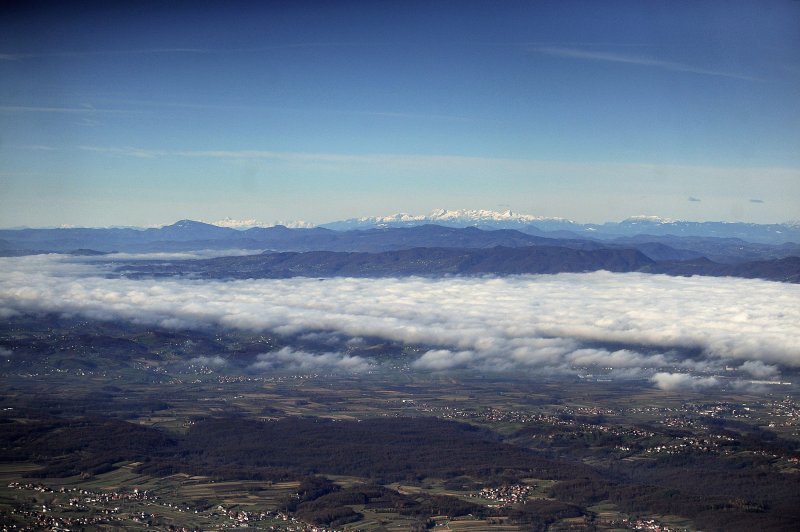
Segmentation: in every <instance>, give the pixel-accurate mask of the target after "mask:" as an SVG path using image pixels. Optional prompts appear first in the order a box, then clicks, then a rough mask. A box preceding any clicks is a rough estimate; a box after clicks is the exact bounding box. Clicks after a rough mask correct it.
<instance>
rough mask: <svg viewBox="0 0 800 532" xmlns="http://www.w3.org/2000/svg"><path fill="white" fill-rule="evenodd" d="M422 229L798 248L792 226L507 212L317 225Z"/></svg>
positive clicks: (799, 238) (799, 232) (799, 233)
mask: <svg viewBox="0 0 800 532" xmlns="http://www.w3.org/2000/svg"><path fill="white" fill-rule="evenodd" d="M424 224H436V225H443V226H448V227H470V226H475V227H479V228H481V229H517V230H519V231H523V232H525V233H529V234H537V235H543V236H545V235H546V236H558V237H565V238H570V237H572V238H593V239H600V240H604V239H613V238H621V237H634V236H638V235H654V236H659V237H669V236H676V237H687V236H690V237H717V238H739V239H742V240H746V241H748V242H757V243H764V244H782V243H784V242H800V225H798V224H797V223H785V224H753V223H741V222H690V221H683V220H672V219H668V218H662V217H660V216H652V215H646V214H640V215H636V216H630V217H628V218H626V219H624V220H622V221H621V222H606V223H602V224H580V223H576V222H573V221H572V220H568V219H566V218H550V217H545V216H534V215H531V214H521V213H516V212H512V211H504V212H498V211H491V210H466V209H461V210H446V209H437V210H434V211H431V212H430V213H428V214H424V215H423V214H408V213H399V214H392V215H389V216H371V217H364V218H351V219H348V220H342V221H336V222H330V223H326V224H322V225H321V226H320V227H324V228H326V229H333V230H337V231H347V230H353V229H375V228H388V227H413V226H417V225H424Z"/></svg>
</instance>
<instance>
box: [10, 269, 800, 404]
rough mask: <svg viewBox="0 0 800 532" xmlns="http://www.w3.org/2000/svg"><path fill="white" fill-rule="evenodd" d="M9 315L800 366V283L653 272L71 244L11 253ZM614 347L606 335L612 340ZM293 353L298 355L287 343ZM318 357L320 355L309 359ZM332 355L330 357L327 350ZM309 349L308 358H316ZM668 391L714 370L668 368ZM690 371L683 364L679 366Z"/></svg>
mask: <svg viewBox="0 0 800 532" xmlns="http://www.w3.org/2000/svg"><path fill="white" fill-rule="evenodd" d="M0 268H2V269H1V270H0V271H2V272H3V273H2V274H0V318H3V317H8V316H12V315H14V314H17V313H26V312H58V313H65V314H75V315H82V316H87V317H90V318H98V319H123V320H131V321H135V322H138V323H145V324H157V325H160V326H164V327H173V328H180V327H187V328H191V327H199V326H222V327H229V328H236V329H244V330H251V331H266V330H269V331H274V332H277V333H291V334H295V333H303V332H314V331H328V332H333V333H338V334H341V335H343V336H345V337H380V338H386V339H390V340H395V341H401V342H407V343H412V344H425V345H430V346H431V349H430V350H429V351H428V352H426V353H424V354H423V355H422V356H421V357H420V358H419V359H418V360H417V361H416V362H415V364H414V365H415V366H416V367H417V368H420V369H429V370H444V369H451V368H462V367H469V368H479V369H492V370H516V369H528V370H534V371H549V372H552V371H563V370H568V369H569V368H570V367H575V366H598V367H611V368H614V369H615V370H618V369H619V370H620V371H624V372H626V373H632V372H633V373H635V371H636V370H637V369H641V368H651V372H650V374H652V373H653V371H654V370H655V369H659V368H665V367H669V366H675V367H679V368H681V371H686V370H689V371H696V370H711V371H715V370H717V369H721V368H722V367H724V366H726V365H727V366H735V367H738V368H740V369H741V370H742V371H745V372H747V373H749V374H751V375H753V376H756V377H774V376H778V375H779V368H781V367H784V368H786V367H791V368H797V367H800V335H798V334H797V324H798V323H800V285H793V284H784V283H774V282H768V281H760V280H748V279H733V278H710V277H692V278H683V277H667V276H660V275H647V274H636V273H629V274H612V273H608V272H594V273H587V274H559V275H542V276H514V277H504V278H447V279H421V278H407V279H352V278H334V279H326V280H318V279H307V278H295V279H276V280H243V281H197V280H187V279H161V280H130V279H119V278H108V277H107V276H105V273H106V272H107V269H106V268H104V267H100V266H97V265H93V264H91V263H89V262H86V261H74V260H71V259H68V258H64V257H58V256H36V257H19V258H4V259H0ZM612 345H613V346H614V347H608V348H606V347H604V346H612ZM287 353H288V354H287ZM287 353H281V352H278V353H271V354H266V355H264V356H262V357H261V358H260V359H259V360H258V361H257V363H258V362H263V363H264V364H262V365H263V366H264V367H267V366H269V365H270V364H272V365H274V364H275V363H278V362H280V363H281V364H283V365H287V359H286V357H294V359H296V362H294V364H295V367H298V368H303V367H304V366H303V364H304V363H308V364H312V363H313V364H316V367H320V366H322V367H343V366H347V365H348V364H350V365H352V367H353V368H354V369H356V370H361V369H363V368H364V367H365V366H364V364H366V362H365V361H364V360H363V359H359V358H358V357H349V358H348V357H346V356H344V355H341V354H330V353H328V354H323V355H312V354H308V353H299V352H287ZM308 357H313V359H309V358H308ZM320 357H322V358H320ZM304 360H305V361H306V362H304ZM659 375H661V376H660V377H659V376H658V375H657V376H656V377H658V378H655V377H654V383H655V384H656V385H657V386H659V387H661V388H664V389H676V388H679V387H683V388H687V387H688V388H692V389H698V388H701V387H705V386H710V385H712V383H711V381H702V382H701V381H687V380H686V378H690V379H691V376H689V375H686V374H683V373H680V372H678V373H676V374H667V373H663V372H662V373H660V374H659ZM676 375H678V376H676Z"/></svg>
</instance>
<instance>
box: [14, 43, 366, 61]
mask: <svg viewBox="0 0 800 532" xmlns="http://www.w3.org/2000/svg"><path fill="white" fill-rule="evenodd" d="M348 46H371V44H370V43H342V42H302V43H283V44H273V45H267V46H259V47H252V48H198V47H164V48H134V49H130V50H65V51H48V52H6V53H0V61H23V60H25V59H40V58H65V59H66V58H73V57H74V58H80V57H101V56H125V55H169V54H187V55H198V54H204V55H206V54H225V53H258V52H269V51H275V50H292V49H302V48H333V47H348Z"/></svg>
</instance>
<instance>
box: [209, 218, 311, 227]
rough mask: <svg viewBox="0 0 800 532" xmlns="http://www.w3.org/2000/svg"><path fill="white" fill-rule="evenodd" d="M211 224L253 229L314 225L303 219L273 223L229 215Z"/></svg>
mask: <svg viewBox="0 0 800 532" xmlns="http://www.w3.org/2000/svg"><path fill="white" fill-rule="evenodd" d="M211 225H216V226H217V227H226V228H229V229H252V228H254V227H277V226H284V227H289V228H292V229H308V228H311V227H314V224H310V223H308V222H305V221H303V220H295V221H291V222H286V221H281V220H276V221H274V222H272V223H267V222H261V221H259V220H256V219H255V218H247V219H244V220H235V219H233V218H228V217H225V218H223V219H222V220H217V221H216V222H211Z"/></svg>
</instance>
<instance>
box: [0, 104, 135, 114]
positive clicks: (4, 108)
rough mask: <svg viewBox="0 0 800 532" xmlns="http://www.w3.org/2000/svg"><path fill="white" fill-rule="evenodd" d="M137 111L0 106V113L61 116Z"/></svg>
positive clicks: (130, 111)
mask: <svg viewBox="0 0 800 532" xmlns="http://www.w3.org/2000/svg"><path fill="white" fill-rule="evenodd" d="M136 112H138V111H132V110H124V109H98V108H96V107H47V106H33V105H0V113H61V114H93V113H98V114H129V113H136Z"/></svg>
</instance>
